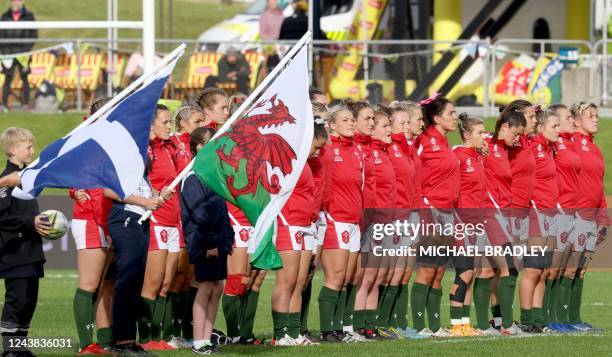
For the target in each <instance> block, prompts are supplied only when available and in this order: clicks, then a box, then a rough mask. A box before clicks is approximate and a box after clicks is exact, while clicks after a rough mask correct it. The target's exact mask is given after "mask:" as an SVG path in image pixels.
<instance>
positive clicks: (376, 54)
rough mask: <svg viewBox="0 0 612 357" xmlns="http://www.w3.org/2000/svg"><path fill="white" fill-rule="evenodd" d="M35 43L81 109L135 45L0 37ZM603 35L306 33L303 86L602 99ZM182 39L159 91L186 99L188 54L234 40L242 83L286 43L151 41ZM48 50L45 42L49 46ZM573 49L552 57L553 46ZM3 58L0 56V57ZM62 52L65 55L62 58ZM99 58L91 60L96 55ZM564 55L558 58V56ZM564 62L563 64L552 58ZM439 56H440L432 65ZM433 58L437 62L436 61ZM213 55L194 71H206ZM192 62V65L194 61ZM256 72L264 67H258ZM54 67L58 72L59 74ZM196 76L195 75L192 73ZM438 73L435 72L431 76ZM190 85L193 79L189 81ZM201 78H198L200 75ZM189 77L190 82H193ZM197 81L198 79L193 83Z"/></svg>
mask: <svg viewBox="0 0 612 357" xmlns="http://www.w3.org/2000/svg"><path fill="white" fill-rule="evenodd" d="M16 41H20V42H35V43H36V48H39V50H34V52H35V53H36V52H37V51H49V50H50V51H55V52H56V53H58V54H68V55H70V56H73V57H74V58H75V61H74V62H73V63H72V65H73V69H74V70H73V73H72V75H73V77H74V81H73V82H74V83H72V84H71V87H70V86H69V87H70V94H71V96H72V97H71V100H70V101H69V103H67V104H66V107H65V108H66V109H76V110H78V111H82V110H83V108H84V107H85V106H86V105H87V104H88V101H89V100H91V98H92V97H93V96H97V95H112V94H114V93H117V91H119V90H121V88H122V87H124V86H125V80H126V79H125V78H119V77H122V76H119V75H120V74H121V73H120V70H119V67H120V65H121V66H123V65H125V61H126V60H127V57H129V56H130V55H131V54H132V53H133V52H134V51H136V50H137V48H138V45H139V44H140V43H141V42H142V41H141V39H118V40H117V42H116V43H113V44H109V43H108V40H107V39H102V38H99V39H66V38H56V39H36V40H11V39H0V47H1V46H2V44H3V43H12V42H16ZM609 42H610V41H598V42H595V43H590V42H587V41H571V40H528V39H498V40H496V41H495V42H494V43H493V42H492V41H491V40H490V39H485V40H474V41H444V42H441V41H433V40H410V41H408V40H377V41H328V40H324V41H313V43H312V45H311V51H310V61H309V64H310V66H309V67H310V72H311V80H312V84H313V85H315V86H317V87H319V88H322V89H325V90H326V91H327V92H328V93H329V94H330V95H331V96H332V98H345V97H351V98H356V99H364V98H369V99H370V100H372V101H375V102H379V101H391V100H395V99H400V100H404V99H411V100H418V99H422V98H423V97H426V96H428V95H429V94H430V93H432V92H433V91H434V90H441V91H442V92H443V93H444V94H445V95H448V96H450V97H451V99H453V100H455V101H456V102H457V103H458V105H459V106H465V107H477V108H478V109H477V111H479V112H480V114H481V115H491V114H493V113H494V112H495V111H494V109H493V108H494V107H495V105H496V104H504V103H505V102H507V101H509V100H512V99H513V98H516V97H526V98H528V99H531V100H533V101H535V102H540V103H543V104H548V103H549V102H551V101H564V102H573V101H578V100H590V101H595V102H598V103H602V104H604V105H605V104H607V101H608V100H609V98H610V95H609V93H610V91H611V90H612V84H610V85H608V82H609V81H608V80H607V79H608V75H609V73H612V71H610V70H609V66H610V65H611V64H612V61H610V58H609V56H608V51H607V45H609ZM180 43H186V44H187V45H188V49H187V51H186V54H185V56H183V58H182V59H181V60H180V61H179V63H178V64H177V69H176V70H175V73H174V75H173V78H172V82H171V85H170V87H171V89H169V90H168V91H166V92H165V93H164V95H165V96H167V97H172V98H178V99H180V100H188V99H189V98H190V96H191V95H193V93H186V92H187V91H186V90H185V88H186V87H185V86H186V83H187V82H186V81H187V78H186V77H188V76H190V75H193V73H190V71H192V72H193V71H194V68H193V63H192V62H191V61H192V60H193V59H192V56H194V55H195V54H202V53H203V54H214V55H215V56H213V57H210V58H208V59H205V60H208V61H216V60H218V59H219V58H220V57H221V56H222V55H223V53H225V51H226V50H227V48H229V47H230V46H231V47H235V48H237V49H239V50H241V51H243V53H249V60H250V61H251V62H250V63H252V64H253V66H252V71H251V76H252V78H251V81H250V84H251V89H252V88H253V86H255V85H256V84H257V83H258V82H259V81H260V79H261V78H256V77H255V76H256V75H257V72H258V71H259V75H260V77H261V76H263V75H265V70H266V68H267V67H270V66H272V65H273V63H274V58H273V57H274V56H277V55H281V56H282V53H283V52H284V51H286V50H287V49H288V48H289V47H290V46H291V45H292V44H294V43H295V41H268V42H253V43H246V42H227V41H219V42H215V43H212V42H208V43H200V42H198V41H196V40H181V39H173V40H164V39H158V40H157V41H156V48H157V50H158V53H159V54H160V55H162V54H163V53H166V52H170V51H171V50H172V49H173V48H175V47H176V46H178V45H179V44H180ZM49 48H50V49H49ZM564 48H565V49H566V50H567V49H570V50H572V51H571V52H572V53H573V54H572V55H570V56H569V57H572V56H574V57H572V58H568V56H567V55H560V52H562V51H561V50H563V49H564ZM92 53H93V54H99V55H102V56H104V57H103V59H102V60H103V61H104V64H103V66H102V72H101V74H100V77H99V78H97V80H98V83H96V84H95V85H92V83H90V78H89V77H88V75H90V74H91V73H90V72H88V68H89V67H91V64H88V63H85V62H84V61H83V60H84V59H85V58H88V57H87V55H88V54H92ZM11 57H17V56H12V55H11V56H7V55H2V56H0V59H3V60H7V59H9V58H11ZM65 57H66V56H64V58H65ZM98 59H99V58H98ZM561 60H563V61H561ZM561 62H563V63H561ZM440 63H444V66H441V65H440ZM436 64H437V65H436ZM215 68H216V63H214V64H211V66H210V68H209V69H206V68H204V67H202V68H200V69H201V70H203V71H204V72H205V71H210V73H204V74H203V75H201V76H200V77H201V78H204V77H206V76H207V75H211V74H214V71H215ZM195 70H198V68H196V69H195ZM262 71H263V72H262ZM58 73H60V72H58ZM196 74H197V73H196ZM436 74H438V76H436ZM196 84H197V83H196ZM201 84H202V85H203V83H201ZM189 85H192V86H193V85H194V84H193V83H191V84H189ZM197 85H199V84H197Z"/></svg>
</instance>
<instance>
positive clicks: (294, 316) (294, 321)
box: [287, 312, 301, 338]
mask: <svg viewBox="0 0 612 357" xmlns="http://www.w3.org/2000/svg"><path fill="white" fill-rule="evenodd" d="M287 317H288V320H289V322H288V324H287V325H288V327H289V336H290V337H291V338H297V337H298V336H299V335H300V326H301V323H300V313H299V312H290V313H288V314H287Z"/></svg>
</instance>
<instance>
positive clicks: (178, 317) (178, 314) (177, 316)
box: [172, 291, 188, 337]
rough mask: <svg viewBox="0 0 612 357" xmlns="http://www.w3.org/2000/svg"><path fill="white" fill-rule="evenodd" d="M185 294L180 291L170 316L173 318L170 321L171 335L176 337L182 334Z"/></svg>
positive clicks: (185, 292)
mask: <svg viewBox="0 0 612 357" xmlns="http://www.w3.org/2000/svg"><path fill="white" fill-rule="evenodd" d="M187 294H188V292H187V291H181V292H180V293H179V294H178V296H177V299H176V303H175V304H174V311H173V312H172V316H174V318H173V319H172V325H173V331H172V335H173V336H176V337H181V336H182V333H183V315H184V313H185V302H186V300H187Z"/></svg>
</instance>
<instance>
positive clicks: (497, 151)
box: [493, 144, 501, 157]
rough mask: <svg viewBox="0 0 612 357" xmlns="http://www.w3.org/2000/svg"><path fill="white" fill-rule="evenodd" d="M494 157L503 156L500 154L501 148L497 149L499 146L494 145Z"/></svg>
mask: <svg viewBox="0 0 612 357" xmlns="http://www.w3.org/2000/svg"><path fill="white" fill-rule="evenodd" d="M493 156H495V157H501V154H500V153H499V148H498V147H497V144H495V145H493Z"/></svg>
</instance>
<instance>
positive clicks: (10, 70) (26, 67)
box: [0, 0, 38, 111]
mask: <svg viewBox="0 0 612 357" xmlns="http://www.w3.org/2000/svg"><path fill="white" fill-rule="evenodd" d="M0 21H36V19H35V18H34V14H33V13H32V12H31V11H29V10H28V9H26V7H25V6H24V4H23V0H11V7H10V8H9V9H8V10H7V11H6V12H5V13H4V14H2V17H1V18H0ZM0 38H11V39H13V38H15V39H24V38H27V39H33V38H38V30H36V29H21V30H19V29H15V30H2V31H0ZM32 47H34V42H21V43H19V42H14V43H2V44H0V53H2V54H3V55H8V54H15V53H24V52H29V51H31V50H32ZM15 70H19V74H20V76H21V81H22V82H23V109H24V110H28V109H29V104H28V103H29V101H30V84H29V83H28V74H29V73H30V57H27V59H25V60H24V59H20V58H17V57H16V58H12V59H5V60H2V73H4V76H5V77H4V87H3V89H2V107H1V108H0V110H2V111H4V109H5V107H8V97H9V94H10V93H11V82H12V81H13V75H14V72H15Z"/></svg>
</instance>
